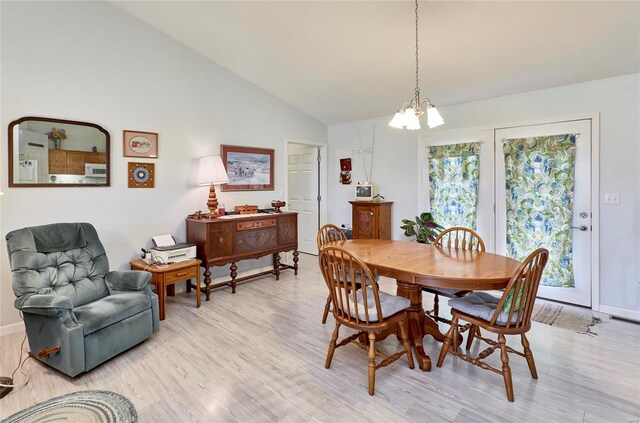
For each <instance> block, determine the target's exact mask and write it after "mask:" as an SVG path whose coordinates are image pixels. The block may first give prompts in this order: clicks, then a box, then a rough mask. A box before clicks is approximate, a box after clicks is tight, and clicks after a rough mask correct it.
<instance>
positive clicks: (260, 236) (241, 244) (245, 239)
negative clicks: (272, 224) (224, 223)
mask: <svg viewBox="0 0 640 423" xmlns="http://www.w3.org/2000/svg"><path fill="white" fill-rule="evenodd" d="M277 246H278V229H277V228H267V229H260V230H256V231H245V232H238V234H237V235H236V254H242V253H251V252H259V251H261V250H267V249H270V248H275V247H277Z"/></svg>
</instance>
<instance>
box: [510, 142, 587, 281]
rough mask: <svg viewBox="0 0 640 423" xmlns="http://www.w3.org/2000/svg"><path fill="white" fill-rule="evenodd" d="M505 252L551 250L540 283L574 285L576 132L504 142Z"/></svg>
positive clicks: (519, 253)
mask: <svg viewBox="0 0 640 423" xmlns="http://www.w3.org/2000/svg"><path fill="white" fill-rule="evenodd" d="M503 142H504V144H503V151H504V160H505V189H506V217H507V222H506V223H507V254H508V255H509V256H510V257H513V258H515V259H516V260H520V261H521V260H523V259H525V258H526V257H527V255H529V254H530V253H531V252H532V251H534V250H535V249H537V248H540V247H544V248H547V249H548V250H549V262H548V263H547V266H546V268H545V271H544V273H543V276H542V280H541V284H543V285H547V286H564V287H574V286H575V282H574V275H573V245H572V235H573V234H572V229H571V226H572V215H573V205H574V172H575V152H576V137H575V135H573V134H563V135H553V136H542V137H530V138H513V139H506V140H504V141H503Z"/></svg>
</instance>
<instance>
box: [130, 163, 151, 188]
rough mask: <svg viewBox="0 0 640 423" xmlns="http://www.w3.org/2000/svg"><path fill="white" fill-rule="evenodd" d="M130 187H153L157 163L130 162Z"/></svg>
mask: <svg viewBox="0 0 640 423" xmlns="http://www.w3.org/2000/svg"><path fill="white" fill-rule="evenodd" d="M128 168H129V175H128V179H129V188H153V187H154V185H155V164H154V163H134V162H129V166H128Z"/></svg>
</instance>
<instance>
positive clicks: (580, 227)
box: [571, 225, 589, 232]
mask: <svg viewBox="0 0 640 423" xmlns="http://www.w3.org/2000/svg"><path fill="white" fill-rule="evenodd" d="M571 228H573V229H580V230H581V231H582V232H585V231H588V230H589V227H588V226H587V225H580V226H572V227H571Z"/></svg>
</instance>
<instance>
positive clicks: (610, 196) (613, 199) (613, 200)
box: [604, 192, 620, 205]
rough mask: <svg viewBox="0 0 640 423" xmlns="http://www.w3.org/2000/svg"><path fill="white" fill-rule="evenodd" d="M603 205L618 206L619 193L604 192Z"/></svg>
mask: <svg viewBox="0 0 640 423" xmlns="http://www.w3.org/2000/svg"><path fill="white" fill-rule="evenodd" d="M604 203H605V204H614V205H618V204H620V193H618V192H605V193H604Z"/></svg>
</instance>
